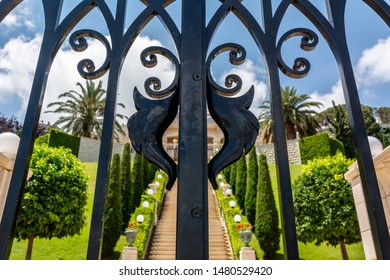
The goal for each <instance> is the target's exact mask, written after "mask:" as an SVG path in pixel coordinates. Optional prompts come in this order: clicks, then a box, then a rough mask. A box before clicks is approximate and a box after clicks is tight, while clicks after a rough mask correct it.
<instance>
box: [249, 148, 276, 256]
mask: <svg viewBox="0 0 390 280" xmlns="http://www.w3.org/2000/svg"><path fill="white" fill-rule="evenodd" d="M255 235H256V237H257V239H258V240H259V243H260V248H261V249H262V250H263V251H264V259H268V260H270V259H275V258H276V252H277V251H278V250H279V247H280V246H279V243H280V230H279V217H278V211H277V209H276V203H275V197H274V193H273V191H272V184H271V177H270V173H269V168H268V163H267V157H266V156H265V155H260V162H259V182H258V190H257V203H256V223H255Z"/></svg>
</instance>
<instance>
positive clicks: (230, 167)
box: [222, 165, 232, 180]
mask: <svg viewBox="0 0 390 280" xmlns="http://www.w3.org/2000/svg"><path fill="white" fill-rule="evenodd" d="M231 170H232V166H231V165H229V166H226V167H225V168H224V169H223V170H222V173H223V175H224V176H225V179H226V180H229V179H230V171H231Z"/></svg>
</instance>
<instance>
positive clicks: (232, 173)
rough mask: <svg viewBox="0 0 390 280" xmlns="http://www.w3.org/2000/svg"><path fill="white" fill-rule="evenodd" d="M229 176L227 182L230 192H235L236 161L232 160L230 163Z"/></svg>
mask: <svg viewBox="0 0 390 280" xmlns="http://www.w3.org/2000/svg"><path fill="white" fill-rule="evenodd" d="M230 166H231V167H230V177H229V184H230V186H231V187H232V192H233V193H234V194H235V193H236V179H237V178H236V177H237V162H234V163H233V164H232V165H230Z"/></svg>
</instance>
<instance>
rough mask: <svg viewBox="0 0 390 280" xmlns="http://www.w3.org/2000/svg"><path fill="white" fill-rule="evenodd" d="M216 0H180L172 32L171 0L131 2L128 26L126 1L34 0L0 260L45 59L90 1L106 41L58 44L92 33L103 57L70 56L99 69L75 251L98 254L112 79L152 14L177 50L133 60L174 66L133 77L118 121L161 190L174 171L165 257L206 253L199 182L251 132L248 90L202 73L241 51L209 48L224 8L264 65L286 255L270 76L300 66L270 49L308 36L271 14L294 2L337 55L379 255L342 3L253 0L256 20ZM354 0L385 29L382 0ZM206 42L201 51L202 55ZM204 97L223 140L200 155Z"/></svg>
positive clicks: (230, 0)
mask: <svg viewBox="0 0 390 280" xmlns="http://www.w3.org/2000/svg"><path fill="white" fill-rule="evenodd" d="M215 1H217V0H215ZM219 1H220V6H219V8H218V9H217V11H216V12H215V14H214V15H212V17H211V19H210V21H209V22H208V23H207V25H206V19H205V12H206V11H205V7H206V3H205V2H206V1H205V0H182V18H181V22H182V24H181V28H180V29H179V27H178V26H176V24H175V22H174V21H173V20H172V18H171V17H170V15H169V14H168V13H167V11H166V7H167V6H169V5H170V4H172V3H173V2H175V1H174V0H141V2H143V3H144V4H145V9H144V10H143V11H142V12H141V13H140V14H138V15H137V16H136V17H135V19H134V21H133V22H131V24H130V25H129V26H125V22H126V14H125V11H126V6H127V5H129V4H131V3H132V1H128V0H117V3H116V4H117V6H116V7H117V8H116V14H115V15H114V14H112V12H111V10H110V9H109V8H108V4H107V3H106V2H109V1H104V0H94V1H92V0H80V3H79V4H78V5H77V6H76V7H75V8H74V9H73V10H72V11H71V12H70V13H69V14H68V15H66V16H65V17H64V18H63V19H62V20H60V14H61V9H62V4H63V0H58V1H56V0H54V1H53V0H42V3H43V7H44V16H45V21H46V22H45V24H46V25H45V32H44V37H43V41H42V47H41V52H40V55H39V60H38V64H37V67H36V73H35V77H34V81H33V86H32V89H31V95H30V101H29V104H28V108H27V113H26V118H25V122H24V129H23V134H22V136H21V143H20V147H19V151H18V153H17V157H16V162H15V169H14V172H13V176H12V180H11V185H10V190H9V194H8V197H7V201H6V205H5V210H4V215H3V220H2V221H1V225H0V258H1V259H7V258H8V257H9V254H10V251H11V247H12V242H13V237H14V232H15V224H16V218H17V215H18V212H19V208H20V202H21V198H22V196H23V192H24V186H25V181H26V175H27V171H28V168H29V161H30V158H31V154H32V147H33V144H34V140H35V139H34V138H35V137H34V135H35V133H36V129H37V124H38V121H39V116H40V114H41V107H42V100H43V98H44V95H45V87H46V83H47V78H48V74H49V72H50V68H51V65H52V62H53V60H54V58H55V56H56V54H57V52H58V50H59V48H60V47H61V45H62V43H63V42H64V41H65V39H66V38H67V37H68V36H69V34H70V32H71V31H72V30H73V28H74V27H75V25H76V24H77V23H78V22H79V21H80V20H81V19H83V18H84V17H85V16H86V15H87V14H88V13H89V12H90V11H91V10H93V9H98V10H100V12H101V14H102V16H103V18H104V21H105V24H106V25H107V28H108V31H109V34H108V35H109V36H110V40H111V42H109V41H108V40H107V39H106V37H105V36H104V35H103V34H100V33H99V32H97V31H95V30H90V29H84V30H78V31H75V32H73V33H72V34H71V35H70V44H71V46H72V48H73V49H74V50H75V51H83V50H85V49H86V48H87V47H88V45H87V44H86V40H85V39H86V38H87V37H92V38H95V39H97V40H99V41H100V42H101V43H102V44H103V45H104V47H105V48H106V59H105V62H104V63H103V64H102V66H101V67H100V68H98V69H95V65H94V64H93V62H92V61H89V60H83V61H81V62H80V63H79V67H78V71H79V73H80V74H81V76H82V77H84V78H85V79H96V78H99V77H101V76H102V75H104V74H105V73H106V72H107V71H108V70H109V74H108V75H109V77H108V86H107V98H106V108H105V113H104V124H103V133H102V144H101V149H100V155H99V165H98V172H97V182H96V190H95V199H94V207H93V215H92V224H91V230H90V238H89V246H88V254H87V259H99V257H100V244H101V240H102V226H103V207H104V199H105V193H106V185H107V181H108V170H109V163H110V156H111V147H112V135H113V127H114V125H113V124H114V116H115V106H116V101H117V89H118V79H119V75H120V72H121V67H122V63H123V60H124V58H125V57H126V55H127V52H128V51H129V49H130V48H131V46H132V44H133V42H134V40H135V39H136V37H137V36H138V35H139V33H140V32H141V30H142V29H143V28H144V27H145V26H146V25H147V24H148V23H149V22H150V21H151V19H152V18H154V17H158V18H159V19H160V21H161V22H162V23H163V24H164V25H165V27H166V28H167V30H168V32H169V33H170V35H171V36H172V38H173V43H174V45H175V48H176V50H177V56H175V54H173V53H172V52H170V51H169V50H168V49H166V48H163V47H150V48H147V49H146V50H145V51H144V52H143V53H142V55H141V56H142V57H141V59H142V62H143V64H144V65H145V66H146V67H154V66H155V65H156V64H157V55H162V56H165V57H166V58H168V59H169V60H170V61H171V62H172V63H173V64H174V66H175V67H176V74H175V78H174V80H173V82H172V84H171V85H170V86H169V87H168V88H166V89H164V90H160V84H159V80H158V78H154V77H153V78H149V79H148V80H147V81H146V82H145V91H146V93H147V94H148V95H149V97H150V98H144V97H143V96H142V95H141V94H140V93H139V92H138V90H137V89H135V90H134V100H135V103H136V106H137V109H138V112H137V113H136V114H135V115H133V116H132V118H131V119H130V120H129V124H128V127H129V132H130V138H131V141H132V144H133V147H134V149H135V150H136V151H137V152H139V153H143V154H144V155H145V157H146V158H147V159H148V160H150V161H151V162H153V163H155V164H156V165H158V166H159V167H160V168H162V169H163V170H165V171H166V172H167V173H168V174H169V183H168V185H167V188H170V187H172V185H173V182H174V181H175V180H176V177H177V179H178V209H177V256H176V257H177V259H208V205H207V184H208V179H209V180H210V181H211V183H212V184H213V186H214V187H217V186H216V182H215V176H216V175H217V174H218V172H220V171H221V170H222V169H223V168H224V167H226V166H228V165H229V164H231V163H232V162H234V161H236V160H238V159H239V158H240V157H241V155H242V154H243V153H246V152H248V151H249V149H250V148H251V147H252V146H253V144H254V141H255V139H256V137H257V134H258V130H259V124H258V121H257V119H256V117H255V116H254V115H253V114H252V113H250V111H249V110H248V108H249V106H250V104H251V102H252V99H253V95H254V91H253V87H252V88H251V89H250V90H249V91H248V92H247V93H245V94H243V95H241V96H240V97H237V98H229V97H230V96H233V95H235V94H236V93H237V92H239V91H240V89H241V86H242V81H241V78H240V77H239V76H237V75H229V76H228V77H227V78H226V83H225V87H222V86H220V85H218V84H217V83H216V82H215V81H214V79H213V77H212V75H211V71H210V65H211V63H212V61H213V60H214V58H216V57H217V56H218V55H219V54H220V53H222V52H229V57H230V62H231V63H232V64H235V65H240V64H241V63H243V62H244V60H245V55H246V51H245V48H244V47H242V46H240V45H238V44H235V43H229V44H224V45H221V46H219V47H217V48H216V49H214V50H212V51H211V52H210V50H209V48H210V47H209V46H210V42H211V39H212V37H213V35H214V34H215V32H216V31H217V29H218V26H219V24H220V23H221V22H222V21H223V19H224V18H225V17H226V16H227V15H228V14H229V13H234V14H235V16H237V18H238V19H239V20H240V21H241V22H242V24H243V25H245V27H246V28H247V29H248V31H249V32H250V34H251V36H252V37H253V39H254V41H255V43H256V45H257V47H258V49H259V50H260V52H261V53H262V55H263V59H264V61H265V65H266V69H267V71H268V78H269V86H270V89H271V94H270V96H271V108H272V120H273V133H274V139H275V142H274V143H275V144H274V145H275V151H276V163H277V176H278V185H279V193H280V197H281V199H280V200H281V201H280V209H281V218H282V227H283V238H284V239H283V244H284V252H285V258H286V259H298V258H299V255H298V247H297V240H296V231H295V222H294V220H295V218H294V211H293V204H292V193H291V182H290V173H289V162H288V155H287V145H286V137H285V130H284V125H283V111H282V104H281V90H280V76H279V73H280V72H282V73H284V74H285V75H288V76H290V77H295V78H302V77H304V76H305V75H306V74H307V73H308V71H309V69H310V63H309V62H308V61H307V60H306V59H304V58H298V59H297V60H296V61H295V64H294V65H293V66H292V67H290V66H288V65H286V64H285V63H284V61H283V58H282V56H281V47H282V45H283V43H284V42H285V41H286V40H288V39H289V38H291V37H295V36H300V37H302V40H301V48H302V49H304V50H311V49H313V48H315V46H316V44H317V42H318V37H317V34H315V33H314V32H313V31H312V30H309V29H304V28H296V29H292V30H290V31H288V32H287V33H285V34H284V35H283V36H281V38H280V39H279V40H278V39H277V38H278V37H277V35H278V31H279V27H280V24H281V21H282V19H283V18H284V15H285V13H286V11H287V9H288V8H289V7H290V6H294V7H295V8H296V9H298V10H299V11H301V12H302V14H304V15H305V16H306V17H307V18H308V19H309V20H310V21H311V22H312V23H313V25H314V26H315V27H316V28H317V29H318V30H319V32H320V33H321V35H322V37H323V38H324V39H325V40H326V42H327V43H328V44H329V46H330V48H331V50H332V52H333V54H334V56H335V58H336V61H337V63H338V66H339V70H340V77H341V81H342V86H343V90H344V96H345V101H346V105H347V109H348V115H349V117H350V126H351V128H352V133H353V139H354V144H355V149H356V152H357V159H358V163H359V171H360V175H361V178H362V185H363V187H364V195H365V198H366V202H367V210H368V213H369V218H370V224H371V228H372V232H373V236H374V243H375V247H376V248H375V249H376V253H377V256H378V258H383V259H390V240H389V232H388V230H387V227H386V220H385V216H384V211H383V207H382V204H381V198H380V194H379V189H378V184H377V179H376V175H375V170H374V167H373V162H372V159H371V154H370V149H369V146H368V140H367V135H366V131H365V125H364V121H363V117H362V113H361V109H360V101H359V98H358V91H357V87H356V82H355V78H354V73H353V69H352V65H351V60H350V55H349V53H348V47H347V40H346V34H345V24H344V14H345V9H346V3H347V0H324V1H325V2H326V5H327V9H328V16H324V15H323V14H322V13H321V12H319V10H318V9H317V8H316V6H315V5H314V4H313V3H311V1H309V0H281V1H279V2H280V3H279V4H278V5H277V6H276V7H275V4H272V1H271V0H260V3H261V6H262V16H263V20H264V23H263V25H261V24H260V23H259V20H258V19H256V18H255V17H254V15H253V14H252V13H251V12H250V11H249V10H248V9H247V8H245V6H244V5H243V3H242V2H243V1H242V0H219ZM352 1H355V0H352ZM362 1H363V2H365V3H366V4H367V5H368V6H369V7H371V8H372V9H373V10H374V11H375V12H376V13H377V14H378V15H379V16H380V17H381V18H382V19H383V20H384V21H385V23H386V24H387V25H388V26H390V6H389V4H388V2H386V1H385V0H362ZM21 2H23V0H3V1H1V2H0V20H1V21H2V20H3V19H4V18H5V17H6V16H7V15H8V14H9V13H10V12H11V11H12V10H13V9H14V8H15V7H16V6H18V5H19V4H20V3H21ZM273 8H274V9H273ZM208 51H209V52H210V54H209V55H208V56H207V53H208ZM206 106H208V110H209V112H210V114H211V116H212V117H213V119H214V120H215V121H216V122H217V124H218V125H219V126H220V128H221V129H222V130H223V132H224V136H225V141H224V146H223V148H222V149H221V151H220V152H219V153H218V154H217V155H216V156H215V157H214V158H213V159H212V160H211V161H210V162H208V159H207V130H206V114H207V107H206ZM178 108H180V110H178ZM178 111H179V119H180V121H179V143H178V147H179V163H178V166H176V163H175V162H174V161H173V160H172V159H171V158H170V157H169V156H168V155H167V153H166V152H165V151H164V149H163V146H162V135H163V133H164V131H165V130H166V129H167V127H168V126H169V124H170V123H171V122H172V121H173V119H174V118H175V116H176V114H177V112H178Z"/></svg>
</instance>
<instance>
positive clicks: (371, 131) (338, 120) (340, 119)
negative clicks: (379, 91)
mask: <svg viewBox="0 0 390 280" xmlns="http://www.w3.org/2000/svg"><path fill="white" fill-rule="evenodd" d="M332 103H333V107H332V108H329V109H327V110H325V111H323V112H321V113H320V114H319V118H322V119H323V121H324V120H326V121H325V122H327V123H328V124H330V125H329V130H330V132H331V133H333V134H334V135H335V137H336V139H337V140H339V141H340V142H342V143H343V144H344V148H345V154H346V156H347V158H355V157H356V154H355V148H354V145H353V139H352V131H351V127H350V125H349V118H348V114H347V108H346V106H345V104H343V105H336V104H335V102H334V101H332ZM361 110H362V114H363V119H364V123H365V126H366V131H367V135H369V136H374V137H376V138H378V139H381V127H380V125H379V124H378V123H377V122H376V120H375V117H374V114H373V110H372V108H371V107H368V106H364V105H362V106H361Z"/></svg>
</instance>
